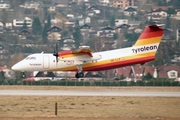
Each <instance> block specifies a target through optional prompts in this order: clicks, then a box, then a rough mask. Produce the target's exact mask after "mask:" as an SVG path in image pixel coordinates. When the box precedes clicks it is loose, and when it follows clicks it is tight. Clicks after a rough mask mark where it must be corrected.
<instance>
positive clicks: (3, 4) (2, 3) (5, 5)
mask: <svg viewBox="0 0 180 120" xmlns="http://www.w3.org/2000/svg"><path fill="white" fill-rule="evenodd" d="M10 7H11V4H10V2H9V1H7V0H1V1H0V9H10Z"/></svg>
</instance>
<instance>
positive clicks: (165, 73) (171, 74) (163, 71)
mask: <svg viewBox="0 0 180 120" xmlns="http://www.w3.org/2000/svg"><path fill="white" fill-rule="evenodd" d="M157 72H158V78H169V79H177V78H179V77H180V67H179V66H177V65H169V66H159V67H157Z"/></svg>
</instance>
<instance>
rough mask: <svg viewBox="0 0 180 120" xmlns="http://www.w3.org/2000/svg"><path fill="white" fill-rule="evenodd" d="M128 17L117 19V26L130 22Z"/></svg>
mask: <svg viewBox="0 0 180 120" xmlns="http://www.w3.org/2000/svg"><path fill="white" fill-rule="evenodd" d="M128 21H129V20H128V19H115V26H116V27H118V26H120V25H122V24H128Z"/></svg>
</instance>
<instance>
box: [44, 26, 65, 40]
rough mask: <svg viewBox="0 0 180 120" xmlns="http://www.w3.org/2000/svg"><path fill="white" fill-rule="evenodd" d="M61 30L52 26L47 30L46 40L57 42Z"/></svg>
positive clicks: (59, 38)
mask: <svg viewBox="0 0 180 120" xmlns="http://www.w3.org/2000/svg"><path fill="white" fill-rule="evenodd" d="M61 31H62V30H61V28H59V27H57V26H53V27H51V28H49V29H47V33H48V40H49V41H58V40H61Z"/></svg>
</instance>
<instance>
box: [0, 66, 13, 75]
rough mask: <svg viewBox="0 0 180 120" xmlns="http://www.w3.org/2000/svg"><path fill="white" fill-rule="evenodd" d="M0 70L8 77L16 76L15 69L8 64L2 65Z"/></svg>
mask: <svg viewBox="0 0 180 120" xmlns="http://www.w3.org/2000/svg"><path fill="white" fill-rule="evenodd" d="M0 71H3V72H4V76H5V77H6V78H14V75H15V73H14V71H12V70H11V69H9V68H8V67H7V66H6V65H4V66H0Z"/></svg>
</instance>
